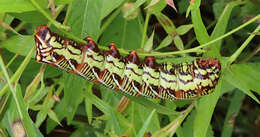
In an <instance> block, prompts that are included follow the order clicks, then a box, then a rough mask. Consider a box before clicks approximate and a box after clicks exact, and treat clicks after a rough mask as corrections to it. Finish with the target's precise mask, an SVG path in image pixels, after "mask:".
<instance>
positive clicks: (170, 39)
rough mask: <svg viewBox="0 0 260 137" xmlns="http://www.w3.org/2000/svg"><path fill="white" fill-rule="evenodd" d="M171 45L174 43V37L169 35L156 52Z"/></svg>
mask: <svg viewBox="0 0 260 137" xmlns="http://www.w3.org/2000/svg"><path fill="white" fill-rule="evenodd" d="M171 43H172V37H171V36H170V35H168V36H167V37H165V38H164V39H163V41H162V42H161V43H160V45H159V46H158V47H157V48H156V49H155V50H159V49H162V48H164V47H167V46H168V45H170V44H171Z"/></svg>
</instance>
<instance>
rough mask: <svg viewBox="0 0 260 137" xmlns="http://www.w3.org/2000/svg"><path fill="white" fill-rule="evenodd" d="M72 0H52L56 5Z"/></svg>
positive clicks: (71, 0)
mask: <svg viewBox="0 0 260 137" xmlns="http://www.w3.org/2000/svg"><path fill="white" fill-rule="evenodd" d="M73 1H74V0H54V3H55V4H57V5H62V4H68V3H71V2H73Z"/></svg>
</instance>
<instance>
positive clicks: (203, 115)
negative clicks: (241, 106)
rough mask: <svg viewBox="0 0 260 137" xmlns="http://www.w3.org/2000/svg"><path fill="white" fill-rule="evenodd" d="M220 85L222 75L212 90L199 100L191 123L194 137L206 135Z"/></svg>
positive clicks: (204, 136) (218, 95)
mask: <svg viewBox="0 0 260 137" xmlns="http://www.w3.org/2000/svg"><path fill="white" fill-rule="evenodd" d="M221 85H222V77H220V79H219V82H218V84H217V86H216V88H215V90H214V92H213V93H211V94H210V95H207V96H204V97H202V98H201V99H200V100H199V102H198V107H197V109H196V110H197V112H196V115H195V119H194V125H193V128H194V133H193V135H194V137H206V135H207V131H208V128H209V126H210V121H211V118H212V115H213V112H214V109H215V106H216V104H217V101H218V99H219V97H220V91H221Z"/></svg>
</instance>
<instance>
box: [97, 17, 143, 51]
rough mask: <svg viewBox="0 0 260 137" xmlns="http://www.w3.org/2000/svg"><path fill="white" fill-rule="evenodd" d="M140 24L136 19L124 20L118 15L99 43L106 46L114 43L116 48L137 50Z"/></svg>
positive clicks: (139, 38)
mask: <svg viewBox="0 0 260 137" xmlns="http://www.w3.org/2000/svg"><path fill="white" fill-rule="evenodd" d="M140 24H141V23H140V22H139V20H138V19H133V20H125V19H124V18H123V17H122V14H120V15H119V16H117V17H116V18H115V20H114V21H113V22H112V23H111V24H110V25H109V26H108V27H107V29H106V30H105V32H104V33H103V34H102V37H101V39H100V43H101V44H102V45H108V44H109V43H110V42H114V43H115V44H116V45H117V47H118V48H123V49H138V48H140V44H141V38H142V33H141V29H140Z"/></svg>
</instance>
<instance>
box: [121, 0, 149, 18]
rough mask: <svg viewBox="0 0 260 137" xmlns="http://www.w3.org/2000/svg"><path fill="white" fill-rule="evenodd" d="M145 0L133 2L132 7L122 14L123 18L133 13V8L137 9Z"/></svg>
mask: <svg viewBox="0 0 260 137" xmlns="http://www.w3.org/2000/svg"><path fill="white" fill-rule="evenodd" d="M145 1H146V0H137V1H136V2H135V4H134V5H133V7H131V8H130V9H129V10H128V11H127V12H126V13H125V14H124V15H123V16H124V18H127V17H128V16H130V15H131V14H132V13H134V11H135V10H137V8H139V7H140V6H141V5H142V4H144V3H145Z"/></svg>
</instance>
